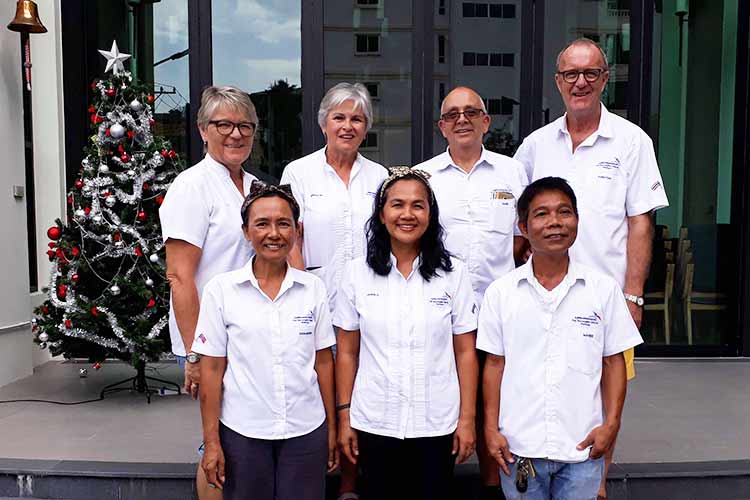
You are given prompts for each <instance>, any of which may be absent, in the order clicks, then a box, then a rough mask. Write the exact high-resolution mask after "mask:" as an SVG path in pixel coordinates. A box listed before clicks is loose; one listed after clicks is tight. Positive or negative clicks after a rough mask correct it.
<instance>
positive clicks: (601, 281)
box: [477, 256, 643, 462]
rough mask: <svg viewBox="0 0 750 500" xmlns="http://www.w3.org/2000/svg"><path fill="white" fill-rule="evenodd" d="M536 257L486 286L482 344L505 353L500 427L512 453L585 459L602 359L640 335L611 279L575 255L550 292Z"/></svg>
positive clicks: (596, 414) (598, 415) (597, 412)
mask: <svg viewBox="0 0 750 500" xmlns="http://www.w3.org/2000/svg"><path fill="white" fill-rule="evenodd" d="M532 262H533V256H532V258H531V259H529V261H528V262H527V263H526V264H524V265H523V266H521V267H519V268H518V269H516V270H515V271H513V272H511V273H510V274H508V275H506V276H503V277H502V278H500V279H499V280H497V281H495V282H494V283H492V285H490V287H489V288H488V289H487V292H486V293H485V297H484V304H483V305H482V308H481V311H480V313H479V331H478V334H477V349H481V350H483V351H486V352H489V353H491V354H495V355H498V356H504V357H505V370H504V371H503V380H502V384H501V389H500V421H499V426H500V432H502V433H503V435H504V436H505V437H506V439H507V440H508V443H509V445H510V451H511V452H512V453H515V454H516V455H519V456H522V457H531V458H547V459H550V460H557V461H561V462H582V461H584V460H586V459H587V458H588V455H589V450H588V449H586V450H583V451H578V450H576V446H577V445H578V443H580V442H581V441H583V440H584V438H585V437H586V436H587V435H588V433H589V432H590V431H591V430H592V429H593V428H594V427H596V426H598V425H601V424H602V422H603V420H602V398H601V389H600V385H601V376H602V358H603V357H605V356H611V355H614V354H617V353H620V352H623V351H625V350H626V349H629V348H631V347H634V346H636V345H638V344H641V343H642V342H643V340H642V339H641V336H640V334H639V333H638V329H637V328H636V327H635V324H634V323H633V319H632V318H631V316H630V312H629V311H628V307H627V305H625V298H624V297H623V295H622V291H621V289H620V287H619V286H618V285H617V283H616V282H615V280H614V279H612V278H611V277H610V276H608V275H606V274H604V273H600V272H598V271H595V270H593V269H591V268H588V267H585V266H583V265H580V264H577V263H575V262H574V261H573V260H572V259H571V261H570V264H569V265H568V273H567V275H566V276H565V278H564V279H563V281H562V282H561V283H560V284H559V285H558V286H557V287H555V289H554V290H552V291H548V290H546V289H545V288H544V287H543V286H542V285H541V284H540V283H539V282H538V281H537V279H536V278H535V277H534V273H533V267H532Z"/></svg>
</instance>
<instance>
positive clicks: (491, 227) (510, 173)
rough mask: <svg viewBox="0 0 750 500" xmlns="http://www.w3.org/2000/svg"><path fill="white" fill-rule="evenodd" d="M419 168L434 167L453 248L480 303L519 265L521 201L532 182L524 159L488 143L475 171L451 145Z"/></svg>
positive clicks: (436, 188)
mask: <svg viewBox="0 0 750 500" xmlns="http://www.w3.org/2000/svg"><path fill="white" fill-rule="evenodd" d="M415 168H422V169H424V170H426V171H427V172H429V173H430V174H431V175H432V177H430V185H431V186H432V189H433V190H434V191H435V197H436V199H437V202H438V207H439V208H440V223H441V224H442V225H443V228H444V229H445V245H446V248H447V250H448V251H449V252H450V253H452V254H453V255H455V256H456V257H458V258H459V259H461V260H462V261H464V263H465V264H466V266H467V267H468V269H469V276H470V277H471V284H472V287H473V289H474V292H475V299H476V301H477V304H481V302H482V297H483V296H484V291H485V290H486V289H487V287H488V286H489V284H490V283H492V282H493V281H494V280H496V279H497V278H499V277H500V276H503V275H504V274H506V273H508V272H509V271H511V270H513V269H515V267H516V264H515V261H514V260H513V236H514V235H520V232H519V231H518V226H517V220H518V217H517V215H516V201H517V200H518V198H519V197H520V196H521V193H522V192H523V189H524V187H526V184H528V182H527V180H526V179H527V178H526V172H525V171H524V168H523V165H522V164H521V163H519V162H518V161H516V160H514V159H512V158H509V157H507V156H504V155H501V154H497V153H493V152H492V151H488V150H487V149H484V147H482V155H481V156H480V158H479V161H477V163H476V165H474V167H473V168H472V169H471V171H470V172H469V173H466V172H465V171H464V170H463V169H462V168H461V167H458V166H456V165H455V164H454V163H453V160H452V159H451V156H450V153H449V151H447V150H446V151H445V152H444V153H441V154H439V155H437V156H436V157H434V158H432V159H431V160H428V161H426V162H424V163H422V164H420V165H418V166H417V167H415Z"/></svg>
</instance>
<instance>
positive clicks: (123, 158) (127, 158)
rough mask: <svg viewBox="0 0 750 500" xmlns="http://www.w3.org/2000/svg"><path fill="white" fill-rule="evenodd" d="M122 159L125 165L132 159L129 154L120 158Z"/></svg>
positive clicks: (124, 154)
mask: <svg viewBox="0 0 750 500" xmlns="http://www.w3.org/2000/svg"><path fill="white" fill-rule="evenodd" d="M120 159H121V160H122V162H123V163H127V162H129V161H130V157H129V156H128V154H127V153H123V154H122V156H120Z"/></svg>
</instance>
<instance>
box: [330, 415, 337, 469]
mask: <svg viewBox="0 0 750 500" xmlns="http://www.w3.org/2000/svg"><path fill="white" fill-rule="evenodd" d="M336 434H337V433H336V424H335V423H333V424H328V472H333V471H334V470H336V468H337V467H338V466H339V447H338V443H337V442H336Z"/></svg>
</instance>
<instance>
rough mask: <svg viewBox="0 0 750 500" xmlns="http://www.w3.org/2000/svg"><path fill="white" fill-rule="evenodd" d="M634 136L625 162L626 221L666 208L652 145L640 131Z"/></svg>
mask: <svg viewBox="0 0 750 500" xmlns="http://www.w3.org/2000/svg"><path fill="white" fill-rule="evenodd" d="M638 132H639V133H638V134H637V136H636V137H635V138H634V139H633V144H631V147H630V151H629V154H628V156H627V159H626V162H627V163H626V167H627V171H628V190H627V194H626V197H625V210H626V211H627V215H628V216H629V217H633V216H635V215H641V214H645V213H647V212H650V211H651V210H657V209H659V208H664V207H667V206H669V201H668V200H667V193H666V191H665V190H664V182H663V181H662V178H661V173H660V172H659V165H658V164H657V163H656V154H655V153H654V145H653V143H652V141H651V138H650V137H649V136H647V135H646V134H645V133H644V132H643V131H640V130H639V131H638Z"/></svg>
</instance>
